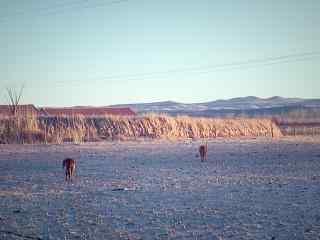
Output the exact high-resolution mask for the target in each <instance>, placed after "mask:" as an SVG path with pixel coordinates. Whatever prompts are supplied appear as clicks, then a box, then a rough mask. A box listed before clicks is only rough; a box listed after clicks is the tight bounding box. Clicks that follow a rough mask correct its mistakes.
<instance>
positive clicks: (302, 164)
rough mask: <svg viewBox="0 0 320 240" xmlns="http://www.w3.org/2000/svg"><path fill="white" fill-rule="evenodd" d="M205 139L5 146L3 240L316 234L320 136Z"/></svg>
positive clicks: (319, 235)
mask: <svg viewBox="0 0 320 240" xmlns="http://www.w3.org/2000/svg"><path fill="white" fill-rule="evenodd" d="M199 144H201V142H197V141H178V142H169V141H141V142H120V143H115V142H112V143H110V142H109V143H86V144H81V145H0V239H8V240H10V239H19V240H20V239H130V240H133V239H269V240H272V239H273V240H277V239H320V139H318V138H282V139H278V140H276V139H232V140H226V139H215V140H210V141H209V142H208V145H209V152H208V154H209V155H208V161H207V162H204V163H201V162H200V159H199V157H197V156H196V155H197V149H198V146H199ZM66 157H73V158H75V159H76V160H77V172H76V177H75V179H74V181H73V182H72V183H66V182H65V181H64V172H63V170H62V160H63V159H64V158H66Z"/></svg>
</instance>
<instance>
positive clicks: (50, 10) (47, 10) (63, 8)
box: [0, 0, 129, 23]
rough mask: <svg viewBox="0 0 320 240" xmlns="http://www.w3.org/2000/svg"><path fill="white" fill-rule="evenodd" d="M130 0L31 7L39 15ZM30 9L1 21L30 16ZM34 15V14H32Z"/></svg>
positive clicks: (84, 1) (86, 1)
mask: <svg viewBox="0 0 320 240" xmlns="http://www.w3.org/2000/svg"><path fill="white" fill-rule="evenodd" d="M128 1H129V0H113V1H105V0H103V1H102V2H99V3H96V4H90V1H88V0H78V1H73V2H69V3H60V4H55V5H53V6H50V7H43V8H36V9H31V10H30V11H37V12H38V13H37V16H41V15H42V16H47V15H51V14H57V13H60V12H61V11H66V10H70V9H72V10H76V9H90V8H97V7H103V6H108V5H115V4H120V3H123V2H128ZM30 11H16V12H14V14H11V15H6V16H4V17H1V18H0V23H1V22H6V21H8V20H10V19H11V18H14V17H19V16H28V15H29V14H30V13H32V12H30ZM32 16H33V17H34V15H32Z"/></svg>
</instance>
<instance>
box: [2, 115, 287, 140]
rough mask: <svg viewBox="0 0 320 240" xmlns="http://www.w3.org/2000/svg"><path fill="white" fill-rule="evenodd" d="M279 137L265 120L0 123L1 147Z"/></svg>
mask: <svg viewBox="0 0 320 240" xmlns="http://www.w3.org/2000/svg"><path fill="white" fill-rule="evenodd" d="M242 136H244V137H245V136H247V137H259V136H266V137H279V136H282V134H281V132H280V130H279V128H278V127H277V126H276V125H275V124H274V123H273V122H272V121H271V120H268V119H240V118H239V119H210V118H193V117H187V116H178V117H170V116H167V115H165V114H159V115H156V114H147V115H143V116H136V117H119V116H105V117H101V116H100V117H99V116H93V117H83V116H59V117H58V116H57V117H35V116H29V117H18V118H2V119H0V141H1V142H2V143H58V144H60V143H63V142H73V143H81V142H84V141H101V140H134V139H137V138H152V139H172V140H175V139H186V138H191V139H197V138H215V137H242Z"/></svg>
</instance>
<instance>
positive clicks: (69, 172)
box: [62, 158, 76, 181]
mask: <svg viewBox="0 0 320 240" xmlns="http://www.w3.org/2000/svg"><path fill="white" fill-rule="evenodd" d="M62 168H66V181H68V180H70V181H71V178H72V176H73V175H74V172H75V170H76V160H74V159H71V158H66V159H64V160H63V162H62Z"/></svg>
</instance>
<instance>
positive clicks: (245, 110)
mask: <svg viewBox="0 0 320 240" xmlns="http://www.w3.org/2000/svg"><path fill="white" fill-rule="evenodd" d="M111 107H130V108H131V109H133V110H134V111H136V112H138V113H144V112H163V113H168V114H170V115H178V114H186V115H195V116H224V115H225V114H235V115H238V114H248V115H250V116H251V115H256V114H260V113H268V114H273V113H279V112H287V111H290V110H297V109H304V108H319V109H320V99H301V98H283V97H279V96H274V97H271V98H258V97H254V96H248V97H241V98H232V99H229V100H216V101H211V102H204V103H189V104H185V103H179V102H173V101H165V102H154V103H137V104H125V105H112V106H111Z"/></svg>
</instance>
